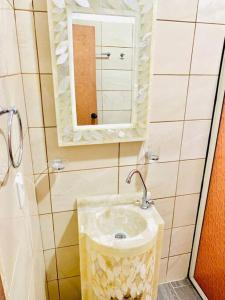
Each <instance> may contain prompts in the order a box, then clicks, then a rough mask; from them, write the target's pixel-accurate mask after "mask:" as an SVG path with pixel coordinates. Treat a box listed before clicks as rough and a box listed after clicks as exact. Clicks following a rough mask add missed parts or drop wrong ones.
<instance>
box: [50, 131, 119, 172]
mask: <svg viewBox="0 0 225 300" xmlns="http://www.w3.org/2000/svg"><path fill="white" fill-rule="evenodd" d="M46 137H47V139H46V142H47V152H48V159H49V161H52V160H54V159H55V158H62V159H64V160H65V169H64V171H71V170H82V169H93V168H103V167H112V166H117V165H118V153H119V146H118V144H106V145H90V146H88V147H87V146H79V147H59V146H58V141H57V133H56V128H46Z"/></svg>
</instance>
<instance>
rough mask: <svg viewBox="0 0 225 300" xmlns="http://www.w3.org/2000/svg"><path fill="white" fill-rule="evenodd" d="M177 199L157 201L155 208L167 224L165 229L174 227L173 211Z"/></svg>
mask: <svg viewBox="0 0 225 300" xmlns="http://www.w3.org/2000/svg"><path fill="white" fill-rule="evenodd" d="M174 202H175V198H164V199H157V200H155V207H156V209H157V211H158V212H159V214H160V216H161V217H162V219H163V221H164V222H165V225H164V226H165V229H168V228H171V227H172V221H173V210H174Z"/></svg>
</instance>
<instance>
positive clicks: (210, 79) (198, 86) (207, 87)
mask: <svg viewBox="0 0 225 300" xmlns="http://www.w3.org/2000/svg"><path fill="white" fill-rule="evenodd" d="M217 80H218V77H217V76H191V77H190V82H189V90H188V98H187V107H186V116H185V119H186V120H193V119H211V117H212V112H213V106H214V101H215V96H216V84H217Z"/></svg>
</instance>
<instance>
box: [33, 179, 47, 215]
mask: <svg viewBox="0 0 225 300" xmlns="http://www.w3.org/2000/svg"><path fill="white" fill-rule="evenodd" d="M35 188H36V198H37V204H38V211H39V214H47V213H51V197H50V188H49V177H48V174H42V175H36V176H35Z"/></svg>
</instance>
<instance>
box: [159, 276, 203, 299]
mask: <svg viewBox="0 0 225 300" xmlns="http://www.w3.org/2000/svg"><path fill="white" fill-rule="evenodd" d="M201 299H202V298H201V297H200V296H199V295H198V293H197V292H196V291H195V289H194V288H193V287H192V285H191V282H190V281H189V280H188V279H184V280H181V281H175V282H169V283H165V284H161V285H160V286H159V291H158V300H201Z"/></svg>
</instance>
